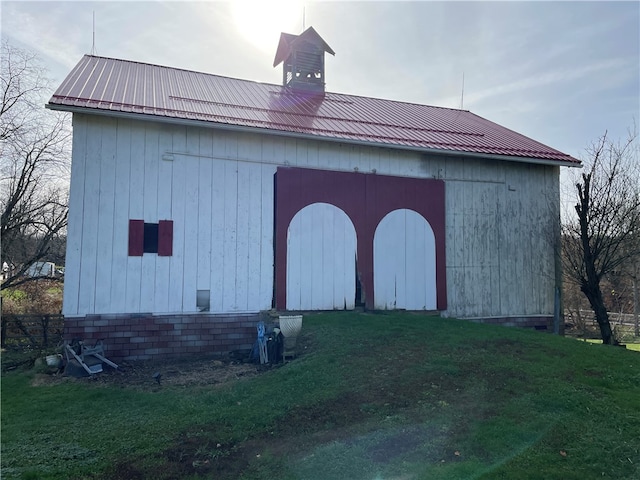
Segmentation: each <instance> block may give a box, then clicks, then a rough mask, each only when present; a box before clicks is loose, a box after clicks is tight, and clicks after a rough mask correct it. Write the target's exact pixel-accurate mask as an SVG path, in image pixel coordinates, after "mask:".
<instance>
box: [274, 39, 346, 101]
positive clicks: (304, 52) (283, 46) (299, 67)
mask: <svg viewBox="0 0 640 480" xmlns="http://www.w3.org/2000/svg"><path fill="white" fill-rule="evenodd" d="M325 52H329V53H330V54H331V55H335V53H334V51H333V50H332V49H331V47H329V45H327V43H326V42H325V41H324V40H323V39H322V38H321V37H320V35H318V34H317V33H316V31H315V30H314V29H313V27H309V28H308V29H307V30H305V31H304V32H303V33H301V34H300V35H291V34H289V33H282V34H281V35H280V43H279V44H278V50H277V52H276V58H275V60H274V62H273V66H274V67H276V66H278V65H279V64H280V63H281V62H282V63H283V71H282V84H283V85H284V86H285V87H288V88H290V89H291V90H294V91H295V90H300V91H305V92H312V93H319V94H324V86H325V77H324V53H325Z"/></svg>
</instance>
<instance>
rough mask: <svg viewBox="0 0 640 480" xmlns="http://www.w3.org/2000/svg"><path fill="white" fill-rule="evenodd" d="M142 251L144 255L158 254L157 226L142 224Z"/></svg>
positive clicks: (155, 224) (154, 224)
mask: <svg viewBox="0 0 640 480" xmlns="http://www.w3.org/2000/svg"><path fill="white" fill-rule="evenodd" d="M143 251H144V253H158V224H157V223H145V224H144V240H143Z"/></svg>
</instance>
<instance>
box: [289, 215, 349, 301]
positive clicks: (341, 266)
mask: <svg viewBox="0 0 640 480" xmlns="http://www.w3.org/2000/svg"><path fill="white" fill-rule="evenodd" d="M355 261H356V230H355V228H354V227H353V223H351V220H350V219H349V217H348V216H347V214H346V213H344V211H342V210H341V209H339V208H338V207H335V206H334V205H330V204H328V203H314V204H312V205H308V206H306V207H305V208H303V209H302V210H300V211H299V212H298V213H296V215H295V216H294V217H293V219H292V220H291V223H290V225H289V229H288V231H287V306H286V308H287V310H343V309H347V310H350V309H353V308H354V306H355V296H356V285H355V278H356V273H355Z"/></svg>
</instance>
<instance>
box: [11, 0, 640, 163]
mask: <svg viewBox="0 0 640 480" xmlns="http://www.w3.org/2000/svg"><path fill="white" fill-rule="evenodd" d="M0 9H1V10H0V15H1V23H0V28H1V32H2V37H3V38H4V39H8V41H9V42H10V43H11V44H12V45H14V46H17V47H21V48H28V49H31V50H34V51H35V52H37V53H38V54H39V56H40V58H41V59H42V61H43V63H44V64H45V66H46V67H47V68H48V69H49V72H50V77H51V78H52V80H53V85H54V87H56V86H57V85H59V84H60V83H61V82H62V80H63V79H64V77H65V76H66V75H67V73H69V72H70V71H71V69H72V68H73V67H74V65H75V64H76V63H77V62H78V61H79V60H80V58H81V57H82V55H83V54H89V53H92V51H93V52H95V54H97V55H101V56H107V57H114V58H120V59H127V60H135V61H140V62H146V63H153V64H158V65H165V66H170V67H179V68H184V69H189V70H196V71H201V72H206V73H214V74H217V75H224V76H228V77H235V78H242V79H247V80H255V81H259V82H263V83H273V84H280V83H281V81H282V73H281V68H282V67H281V66H279V67H277V68H274V67H273V59H274V55H275V51H276V47H277V44H278V39H279V35H280V32H282V31H284V32H288V33H294V34H299V33H301V32H302V29H303V26H304V27H309V26H313V27H314V28H315V29H316V31H317V32H318V33H319V34H320V35H321V36H322V38H323V39H324V40H325V41H326V42H327V43H328V44H329V45H330V46H331V48H332V49H333V50H334V51H335V52H336V55H335V56H331V55H327V58H326V63H325V71H326V89H327V90H328V91H330V92H336V93H347V94H353V95H361V96H369V97H377V98H386V99H391V100H400V101H406V102H412V103H421V104H428V105H436V106H441V107H450V108H460V107H461V106H462V107H463V108H464V109H465V110H470V111H472V112H473V113H475V114H477V115H480V116H482V117H484V118H487V119H489V120H491V121H493V122H496V123H498V124H500V125H503V126H505V127H507V128H510V129H512V130H515V131H517V132H519V133H522V134H524V135H526V136H528V137H531V138H533V139H535V140H537V141H539V142H542V143H544V144H546V145H549V146H551V147H553V148H555V149H557V150H560V151H562V152H564V153H568V154H570V155H572V156H574V157H576V158H581V159H582V158H585V149H586V148H587V147H588V146H589V145H590V144H591V143H593V142H594V141H596V140H597V139H598V138H599V137H600V136H601V135H602V134H603V133H604V132H605V131H607V132H608V135H609V137H610V138H613V139H618V138H619V139H623V138H624V137H626V135H627V131H628V130H629V128H632V127H633V126H634V124H635V123H636V122H640V2H636V1H629V2H605V1H602V2H549V1H537V2H520V1H510V2H457V1H451V2H431V1H413V2H401V1H375V2H372V1H370V2H347V1H333V2H328V1H315V2H314V1H302V0H299V1H295V0H289V1H271V2H269V1H257V2H256V1H233V2H213V1H201V2H190V1H171V2H167V1H155V2H112V1H109V2H107V1H97V2H80V1H78V2H57V1H47V2H35V1H18V2H15V1H5V0H2V2H1V3H0ZM94 16H95V28H94V26H93V25H94V20H93V19H94ZM51 93H53V91H52V92H51Z"/></svg>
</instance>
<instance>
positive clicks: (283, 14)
mask: <svg viewBox="0 0 640 480" xmlns="http://www.w3.org/2000/svg"><path fill="white" fill-rule="evenodd" d="M302 10H303V9H302V4H301V2H299V1H294V0H276V1H266V0H263V1H259V0H236V1H234V2H233V3H232V5H231V13H232V16H233V21H234V23H235V25H236V28H237V29H238V32H239V34H240V35H241V36H242V37H243V38H245V39H246V40H247V41H248V42H250V43H252V44H253V45H254V46H256V47H258V48H260V49H262V50H264V51H268V52H275V48H276V46H277V45H278V39H279V37H280V33H281V32H287V33H293V34H299V33H302V15H303V13H302Z"/></svg>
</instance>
